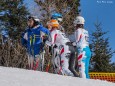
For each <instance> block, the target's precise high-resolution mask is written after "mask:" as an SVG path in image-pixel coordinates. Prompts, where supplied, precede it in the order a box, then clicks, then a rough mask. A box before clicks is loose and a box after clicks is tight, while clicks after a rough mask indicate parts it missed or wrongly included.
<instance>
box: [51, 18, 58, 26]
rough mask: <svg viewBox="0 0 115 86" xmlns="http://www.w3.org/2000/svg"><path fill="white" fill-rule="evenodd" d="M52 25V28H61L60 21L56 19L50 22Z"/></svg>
mask: <svg viewBox="0 0 115 86" xmlns="http://www.w3.org/2000/svg"><path fill="white" fill-rule="evenodd" d="M50 23H51V26H52V27H56V28H58V27H59V23H58V21H57V20H55V19H52V20H51V21H50Z"/></svg>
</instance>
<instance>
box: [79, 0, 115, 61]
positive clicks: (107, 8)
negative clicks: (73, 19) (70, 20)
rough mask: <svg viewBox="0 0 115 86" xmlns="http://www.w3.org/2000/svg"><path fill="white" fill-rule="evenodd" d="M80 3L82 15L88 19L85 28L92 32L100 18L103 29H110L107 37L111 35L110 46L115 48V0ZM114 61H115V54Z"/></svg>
mask: <svg viewBox="0 0 115 86" xmlns="http://www.w3.org/2000/svg"><path fill="white" fill-rule="evenodd" d="M80 3H81V7H80V9H81V15H82V16H83V17H84V18H85V20H86V22H85V28H87V30H88V31H89V32H90V33H92V32H93V31H94V30H95V27H94V23H95V22H96V21H97V19H98V21H99V22H101V23H102V26H101V27H102V29H103V31H109V32H108V34H106V36H105V37H109V43H110V47H111V48H112V49H113V50H115V38H114V37H115V0H81V2H80ZM112 62H115V54H114V56H113V57H112Z"/></svg>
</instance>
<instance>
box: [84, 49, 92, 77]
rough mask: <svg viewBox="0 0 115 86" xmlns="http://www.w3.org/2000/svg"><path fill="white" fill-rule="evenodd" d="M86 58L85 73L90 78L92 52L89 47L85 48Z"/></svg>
mask: <svg viewBox="0 0 115 86" xmlns="http://www.w3.org/2000/svg"><path fill="white" fill-rule="evenodd" d="M84 51H85V52H86V53H85V56H86V63H85V73H86V78H88V79H89V78H90V76H89V63H90V58H91V51H90V49H89V47H86V48H84Z"/></svg>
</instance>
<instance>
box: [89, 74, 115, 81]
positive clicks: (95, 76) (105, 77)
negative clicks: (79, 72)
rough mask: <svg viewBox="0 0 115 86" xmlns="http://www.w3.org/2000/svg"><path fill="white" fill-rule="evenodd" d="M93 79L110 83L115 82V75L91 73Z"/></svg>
mask: <svg viewBox="0 0 115 86" xmlns="http://www.w3.org/2000/svg"><path fill="white" fill-rule="evenodd" d="M89 75H90V78H91V79H100V80H106V81H110V82H115V73H96V72H91V73H89Z"/></svg>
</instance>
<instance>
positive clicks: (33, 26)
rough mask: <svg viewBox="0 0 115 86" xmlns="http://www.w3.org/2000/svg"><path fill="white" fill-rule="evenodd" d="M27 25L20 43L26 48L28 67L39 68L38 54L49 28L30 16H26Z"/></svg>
mask: <svg viewBox="0 0 115 86" xmlns="http://www.w3.org/2000/svg"><path fill="white" fill-rule="evenodd" d="M28 27H29V29H27V30H26V31H25V32H24V33H23V35H22V45H24V46H25V47H26V48H27V52H28V65H29V69H34V70H39V65H40V64H39V60H40V54H41V52H42V51H43V47H44V42H45V40H47V37H48V35H49V30H48V29H47V28H45V27H43V25H41V24H40V20H39V19H38V18H36V17H32V16H29V17H28Z"/></svg>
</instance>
